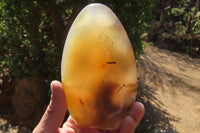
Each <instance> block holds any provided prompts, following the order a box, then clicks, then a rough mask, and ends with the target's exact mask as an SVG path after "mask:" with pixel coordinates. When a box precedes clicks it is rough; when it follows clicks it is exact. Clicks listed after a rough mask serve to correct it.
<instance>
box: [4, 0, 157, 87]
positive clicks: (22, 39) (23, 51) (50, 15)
mask: <svg viewBox="0 0 200 133" xmlns="http://www.w3.org/2000/svg"><path fill="white" fill-rule="evenodd" d="M91 2H98V1H97V0H91V1H86V0H85V1H82V0H74V1H61V0H50V1H48V0H33V1H28V0H23V1H17V0H0V53H1V55H0V61H1V62H0V73H5V72H8V73H10V74H11V75H14V76H15V78H16V79H17V80H19V79H22V78H25V77H29V76H33V75H40V76H42V77H43V79H44V80H45V82H46V83H48V84H49V82H50V81H51V80H53V79H58V80H60V63H61V55H62V48H63V45H64V41H65V38H66V34H65V33H67V31H68V30H69V26H70V25H71V22H72V21H73V19H74V18H75V16H76V15H77V13H78V12H79V11H80V9H82V8H83V7H84V6H85V5H87V4H88V3H91ZM101 2H102V3H104V4H106V5H107V6H109V7H111V8H112V9H113V10H114V12H115V13H116V14H117V16H118V17H119V19H120V20H121V21H122V23H123V25H124V27H125V29H126V31H127V33H128V36H129V38H130V41H131V42H132V44H133V49H134V51H135V55H136V57H139V55H140V54H141V53H142V42H141V39H140V36H141V34H142V33H143V32H144V30H145V29H146V28H148V26H149V22H150V21H151V20H152V14H151V11H150V9H151V7H152V6H153V5H152V4H151V2H150V0H124V1H116V0H110V1H106V0H105V1H101Z"/></svg>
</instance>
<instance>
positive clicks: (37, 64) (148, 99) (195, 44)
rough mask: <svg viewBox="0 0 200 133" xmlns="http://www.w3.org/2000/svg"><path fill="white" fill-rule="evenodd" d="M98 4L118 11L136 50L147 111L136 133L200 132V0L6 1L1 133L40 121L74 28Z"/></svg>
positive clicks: (17, 132)
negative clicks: (82, 14)
mask: <svg viewBox="0 0 200 133" xmlns="http://www.w3.org/2000/svg"><path fill="white" fill-rule="evenodd" d="M94 2H99V3H103V4H105V5H107V6H108V7H110V8H111V9H112V10H113V11H114V12H115V14H116V15H117V16H118V17H119V19H120V21H121V22H122V24H123V25H124V28H125V29H126V31H127V33H128V36H129V39H130V41H131V43H132V45H133V49H134V52H135V56H136V58H137V67H138V82H139V88H138V96H137V101H141V102H143V104H144V105H145V108H146V113H145V116H144V118H143V120H142V122H141V123H140V125H139V126H138V128H137V131H136V132H137V133H189V132H191V133H199V131H200V126H199V125H200V120H199V118H200V98H199V97H200V0H123V1H120V0H109V1H106V0H73V1H71V0H37V1H36V0H31V1H30V0H23V1H20V0H0V132H2V133H29V132H31V131H32V129H33V128H34V127H35V126H36V124H37V123H38V122H39V120H40V118H41V116H42V114H43V112H44V110H45V109H46V106H47V105H48V102H49V99H50V83H51V81H52V80H54V79H57V80H60V78H61V77H60V65H61V56H62V49H63V46H64V42H65V39H66V36H67V33H68V31H69V28H70V26H71V24H72V23H73V21H74V19H75V17H76V16H77V14H78V13H79V12H80V10H81V9H82V8H83V7H85V6H86V5H88V4H90V3H94ZM66 117H67V116H66Z"/></svg>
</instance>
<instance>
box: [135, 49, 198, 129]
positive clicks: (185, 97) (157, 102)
mask: <svg viewBox="0 0 200 133" xmlns="http://www.w3.org/2000/svg"><path fill="white" fill-rule="evenodd" d="M145 52H146V54H145V55H142V56H141V57H140V60H139V61H138V63H137V64H138V77H139V83H140V87H139V89H138V100H139V101H142V102H143V103H144V104H145V107H146V114H145V117H144V119H143V120H142V124H141V126H140V127H139V130H140V131H139V132H145V133H149V132H151V133H152V132H153V133H176V132H178V133H199V132H200V59H192V58H191V57H190V56H188V55H185V54H181V53H176V52H171V51H168V50H165V49H159V48H157V47H154V46H148V47H146V48H145Z"/></svg>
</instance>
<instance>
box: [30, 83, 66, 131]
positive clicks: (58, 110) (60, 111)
mask: <svg viewBox="0 0 200 133" xmlns="http://www.w3.org/2000/svg"><path fill="white" fill-rule="evenodd" d="M51 92H52V96H51V101H50V103H49V105H48V107H47V109H46V111H45V113H44V115H43V116H42V119H41V120H40V122H39V124H38V125H37V126H36V128H35V129H34V131H33V132H34V133H40V132H49V131H51V132H52V133H53V132H58V130H59V127H60V125H61V124H62V122H63V119H64V117H65V113H66V111H67V104H66V100H65V94H64V90H63V88H62V84H61V83H60V82H59V81H53V82H52V83H51Z"/></svg>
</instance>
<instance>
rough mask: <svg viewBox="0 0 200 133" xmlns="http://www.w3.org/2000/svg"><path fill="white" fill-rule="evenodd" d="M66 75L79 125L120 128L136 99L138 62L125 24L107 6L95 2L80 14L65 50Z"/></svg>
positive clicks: (71, 107)
mask: <svg viewBox="0 0 200 133" xmlns="http://www.w3.org/2000/svg"><path fill="white" fill-rule="evenodd" d="M61 76H62V84H63V87H64V91H65V95H66V100H67V106H68V109H69V112H70V114H71V116H72V117H73V118H74V119H75V121H76V122H77V124H79V125H80V126H86V127H92V128H98V129H105V130H106V129H107V130H112V129H117V128H118V126H119V124H120V122H121V120H122V119H123V118H124V117H125V116H126V115H127V114H128V112H129V109H130V107H131V105H132V104H133V102H134V101H135V98H136V92H137V75H136V63H135V57H134V53H133V49H132V47H131V43H130V41H129V39H128V36H127V34H126V32H125V30H124V28H123V26H122V24H121V23H120V21H119V20H118V18H117V17H116V15H115V14H114V13H113V12H112V11H111V10H110V9H109V8H108V7H106V6H105V5H103V4H90V5H88V6H86V7H85V8H84V9H83V10H82V11H81V12H80V13H79V15H78V16H77V18H76V19H75V21H74V23H73V24H72V26H71V29H70V31H69V33H68V36H67V39H66V42H65V47H64V50H63V56H62V66H61Z"/></svg>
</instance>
